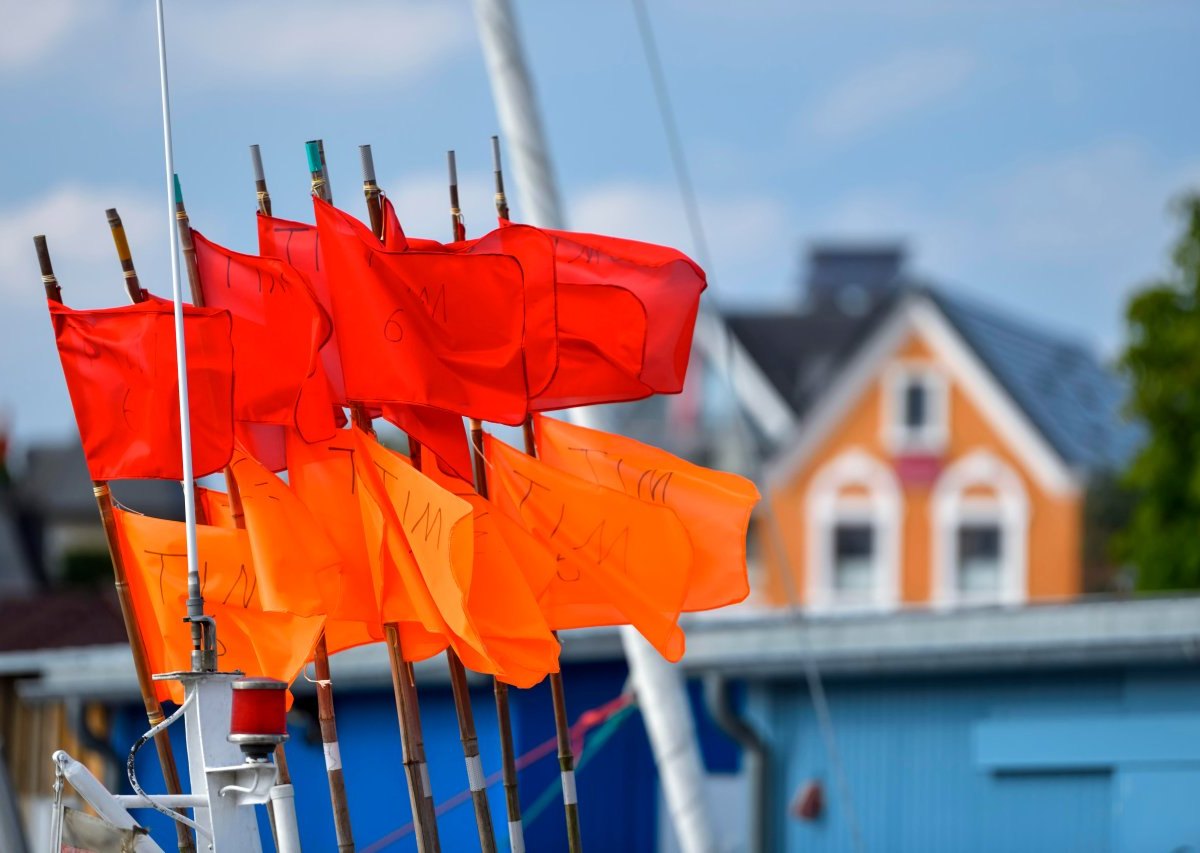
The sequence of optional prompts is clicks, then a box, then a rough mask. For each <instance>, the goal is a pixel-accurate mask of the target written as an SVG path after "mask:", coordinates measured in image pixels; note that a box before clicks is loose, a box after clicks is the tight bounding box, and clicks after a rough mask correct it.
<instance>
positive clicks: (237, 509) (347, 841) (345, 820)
mask: <svg viewBox="0 0 1200 853" xmlns="http://www.w3.org/2000/svg"><path fill="white" fill-rule="evenodd" d="M251 153H252V159H253V161H254V165H255V173H256V174H255V183H256V185H257V188H258V199H259V209H260V210H261V209H262V207H263V205H264V204H265V205H266V207H267V209H268V210H269V209H270V206H271V198H270V196H269V195H268V194H267V182H266V179H265V178H264V177H262V158H261V155H259V153H258V146H257V145H254V146H251ZM174 180H175V223H176V225H177V226H178V228H179V244H180V246H181V248H182V251H183V257H184V262H185V264H186V266H187V274H188V284H189V285H190V286H191V291H192V302H193V304H195V305H197V306H202V305H204V289H203V288H202V287H201V285H200V270H199V267H198V266H197V264H196V247H195V244H194V243H193V241H192V226H191V221H190V220H189V218H188V214H187V208H186V206H185V205H184V201H183V189H182V187H181V186H180V183H179V175H175V176H174ZM225 488H226V491H227V493H228V495H229V508H230V512H231V514H232V515H233V521H234V524H235V526H237V527H238V528H239V529H245V527H246V514H245V510H244V509H243V507H242V498H241V492H240V491H239V490H238V486H237V480H236V479H235V478H234V476H233V468H232V467H231V466H226V467H225ZM313 670H314V675H316V679H315V681H316V689H317V722H318V724H319V727H320V730H321V745H322V747H323V748H324V752H325V771H326V776H327V777H328V780H329V798H330V801H331V804H332V807H333V826H334V832H335V834H336V837H337V845H338V853H353V851H354V833H353V832H352V830H351V826H350V802H349V799H348V798H347V797H346V782H345V778H344V775H343V773H342V761H341V751H340V750H339V749H338V737H337V717H336V715H335V713H334V709H333V684H332V682H331V681H330V678H329V651H328V647H327V646H326V643H325V632H324V631H322V632H321V634H320V636H319V637H318V638H317V644H316V646H315V647H314V648H313ZM275 763H276V764H277V765H278V767H279V776H280V780H281V784H288V783H289V782H290V781H291V773H290V772H289V770H288V764H287V755H286V753H285V752H284V749H283V744H279V745H278V746H277V747H275Z"/></svg>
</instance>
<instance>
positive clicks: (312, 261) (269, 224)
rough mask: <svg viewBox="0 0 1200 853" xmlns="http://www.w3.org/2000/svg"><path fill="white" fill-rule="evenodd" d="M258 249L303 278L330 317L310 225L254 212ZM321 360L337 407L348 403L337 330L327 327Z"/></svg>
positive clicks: (317, 246) (326, 284)
mask: <svg viewBox="0 0 1200 853" xmlns="http://www.w3.org/2000/svg"><path fill="white" fill-rule="evenodd" d="M258 251H259V254H260V255H262V256H263V257H265V258H277V259H279V260H281V261H284V262H285V263H287V264H288V265H289V266H291V267H292V268H293V269H296V270H298V271H299V272H300V273H302V274H303V275H304V276H305V277H306V278H307V279H308V283H309V285H310V286H311V287H312V292H313V294H314V295H315V296H316V298H317V302H318V303H319V304H320V305H321V308H322V309H324V311H325V313H326V315H327V316H329V317H332V316H333V300H332V298H331V296H330V293H329V280H328V278H327V277H326V274H325V272H326V269H325V265H324V263H323V262H322V260H321V244H320V242H319V240H318V238H317V229H316V226H314V225H308V224H305V223H303V222H292V221H291V220H288V219H279V218H277V217H273V216H266V215H265V214H262V213H260V214H258ZM321 362H322V364H323V365H324V367H325V375H326V377H327V378H328V380H329V389H330V393H331V394H332V396H333V399H334V402H335V403H337V404H338V405H339V406H347V405H349V401H348V400H347V399H346V383H345V381H344V380H343V378H342V362H341V360H340V359H339V358H338V340H337V329H336V328H333V327H332V326H331V328H330V333H329V339H328V340H327V341H326V343H325V345H324V346H323V347H322V348H321Z"/></svg>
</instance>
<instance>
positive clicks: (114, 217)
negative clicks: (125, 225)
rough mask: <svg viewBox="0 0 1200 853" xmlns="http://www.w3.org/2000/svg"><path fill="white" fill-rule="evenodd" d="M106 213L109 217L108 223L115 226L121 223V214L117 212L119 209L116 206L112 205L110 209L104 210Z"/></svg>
mask: <svg viewBox="0 0 1200 853" xmlns="http://www.w3.org/2000/svg"><path fill="white" fill-rule="evenodd" d="M104 215H105V216H106V217H108V224H109V225H111V226H113V227H114V228H116V227H117V226H119V225H120V224H121V214H119V213H117V209H116V208H115V207H110V208H109V209H108V210H106V211H104Z"/></svg>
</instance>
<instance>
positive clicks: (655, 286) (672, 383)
mask: <svg viewBox="0 0 1200 853" xmlns="http://www.w3.org/2000/svg"><path fill="white" fill-rule="evenodd" d="M507 227H510V228H511V227H517V226H513V225H508V226H507ZM501 230H504V229H501ZM545 233H546V234H548V235H550V236H551V237H553V238H554V266H555V274H556V277H557V294H558V301H557V305H558V346H559V351H558V371H557V373H556V374H555V376H554V381H553V382H551V384H550V387H549V388H547V389H545V390H544V391H542V392H541V393H540V394H538V395H537V396H536V397H535V398H534V399H533V400H532V401H531V403H530V408H531V410H536V411H548V410H551V409H564V408H569V407H572V406H584V405H593V404H597V403H615V402H621V401H624V400H636V399H641V398H642V397H648V396H650V395H651V394H675V393H678V392H679V391H680V390H682V389H683V379H684V376H685V374H686V373H687V366H688V359H689V357H690V355H691V347H692V332H693V329H694V327H695V324H696V313H697V311H698V310H699V307H700V294H701V293H702V292H703V291H704V289H705V287H706V286H707V281H706V278H705V275H704V271H703V270H701V269H700V267H699V266H697V265H696V263H695V262H694V261H692V260H691V259H690V258H688V257H687V256H686V255H684V254H683V253H682V252H678V251H676V250H674V249H669V248H667V247H665V246H657V245H654V244H651V243H641V242H637V241H635V240H622V239H620V238H616V237H603V236H600V235H596V234H581V233H573V232H570V231H553V230H547V231H546V232H545Z"/></svg>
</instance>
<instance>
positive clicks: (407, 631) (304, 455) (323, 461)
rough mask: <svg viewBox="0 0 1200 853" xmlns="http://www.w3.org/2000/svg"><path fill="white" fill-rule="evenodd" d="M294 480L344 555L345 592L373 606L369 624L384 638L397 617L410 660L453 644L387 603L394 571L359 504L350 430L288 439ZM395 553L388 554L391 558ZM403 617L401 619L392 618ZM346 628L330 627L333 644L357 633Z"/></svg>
mask: <svg viewBox="0 0 1200 853" xmlns="http://www.w3.org/2000/svg"><path fill="white" fill-rule="evenodd" d="M287 453H288V466H289V467H288V480H289V483H290V485H291V487H292V489H293V490H294V491H295V493H296V495H297V496H298V497H299V498H300V500H301V501H303V502H304V504H305V506H307V507H308V508H309V510H310V511H311V512H312V515H313V519H314V523H315V524H316V525H317V526H319V527H320V528H321V529H322V530H323V531H324V533H325V534H326V535H327V536H328V537H329V539H330V540H331V541H332V542H333V543H334V546H335V547H336V548H337V549H338V551H339V552H340V553H341V554H342V557H343V576H342V577H343V589H344V590H345V592H344V596H346V597H349V598H350V600H352V601H353V602H355V604H356V605H357V606H358V607H361V608H364V609H366V610H367V611H369V614H370V620H371V621H370V622H365V623H364V624H366V625H368V626H369V628H370V630H371V632H372V634H373V635H374V636H375V637H377V638H379V639H382V637H383V623H384V622H388V621H395V622H397V624H398V628H399V631H400V642H401V648H402V651H403V653H404V658H405V660H412V661H416V660H424V659H425V658H429V657H432V656H434V655H436V654H439V653H440V652H442V651H443V650H444V649H445V648H446V645H447V640H446V638H445V637H444V636H443V635H442V634H441V633H431V632H429V631H426V630H424V629H423V628H422V627H421V626H420V624H418V623H417V622H415V621H412V620H411V619H410V618H409V617H408V614H407V613H406V612H404V611H401V612H396V608H395V607H389V608H387V609H386V611H385V608H384V605H383V597H382V591H383V581H384V577H385V576H386V575H387V574H388V571H387V570H386V569H385V567H384V565H383V564H382V563H381V554H380V548H379V541H378V540H376V543H375V547H374V548H371V549H368V547H367V538H366V533H365V529H364V525H363V510H362V509H361V508H360V506H359V499H360V493H361V492H362V490H363V483H362V478H361V477H360V476H359V471H358V465H357V464H356V459H355V457H356V456H357V455H358V453H359V449H358V445H357V442H356V441H355V437H354V435H353V433H352V432H351V431H350V430H339V431H338V434H337V435H336V436H334V437H333V439H331V440H330V441H319V442H314V443H312V444H308V443H306V442H305V441H303V440H302V439H300V438H299V437H296V436H290V437H289V441H288V448H287ZM388 558H389V555H383V559H388ZM392 617H397V618H392ZM344 630H347V629H346V626H343V625H342V624H341V623H340V622H338V621H334V622H332V623H331V624H330V625H329V627H328V630H327V635H326V637H327V640H328V642H329V644H330V648H331V649H332V648H334V647H335V646H336V647H339V648H344V647H345V646H344V643H345V642H347V641H348V640H349V639H352V637H344V636H342V633H343V631H344Z"/></svg>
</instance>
